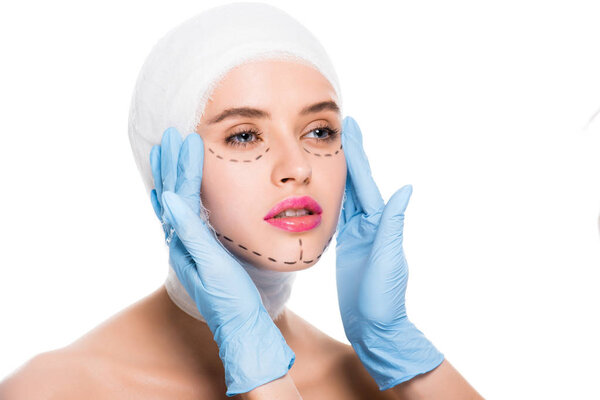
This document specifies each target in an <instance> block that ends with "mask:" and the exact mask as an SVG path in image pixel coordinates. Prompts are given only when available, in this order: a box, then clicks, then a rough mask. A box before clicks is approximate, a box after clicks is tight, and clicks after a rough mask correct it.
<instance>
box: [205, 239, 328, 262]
mask: <svg viewBox="0 0 600 400" xmlns="http://www.w3.org/2000/svg"><path fill="white" fill-rule="evenodd" d="M215 234H216V235H217V237H221V236H223V239H225V240H227V241H229V242H231V243H235V244H237V246H238V247H239V248H241V249H244V250H245V251H248V252H251V253H252V254H254V255H256V256H258V257H262V256H263V255H262V254H261V253H259V252H257V251H256V250H250V249H249V248H248V247H247V246H244V245H243V244H241V243H236V241H235V240H233V239H231V238H229V237H227V236H225V235H223V234H221V233H219V232H217V231H215ZM331 239H333V235H331V237H329V240H328V241H327V243H326V244H325V246H324V247H323V251H321V253H320V254H319V255H318V256H317V257H315V258H313V259H311V260H302V256H303V254H304V249H303V248H302V239H301V238H298V246H299V250H300V255H299V257H298V259H297V260H294V261H283V263H284V264H288V265H293V264H296V263H299V262H300V261H302V262H303V263H304V264H310V263H312V262H315V261H316V260H318V259H319V258H321V256H322V255H323V253H324V252H325V250H326V249H327V246H329V243H331ZM266 258H267V260H269V261H272V262H277V259H275V258H273V257H266Z"/></svg>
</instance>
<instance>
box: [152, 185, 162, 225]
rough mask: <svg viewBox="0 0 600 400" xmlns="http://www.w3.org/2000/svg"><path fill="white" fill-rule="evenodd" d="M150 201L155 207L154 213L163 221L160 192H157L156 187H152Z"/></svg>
mask: <svg viewBox="0 0 600 400" xmlns="http://www.w3.org/2000/svg"><path fill="white" fill-rule="evenodd" d="M150 201H151V202H152V208H153V209H154V213H155V214H156V216H157V217H158V219H159V220H161V221H162V209H161V208H162V207H161V205H160V202H159V201H158V194H157V192H156V189H152V191H151V192H150Z"/></svg>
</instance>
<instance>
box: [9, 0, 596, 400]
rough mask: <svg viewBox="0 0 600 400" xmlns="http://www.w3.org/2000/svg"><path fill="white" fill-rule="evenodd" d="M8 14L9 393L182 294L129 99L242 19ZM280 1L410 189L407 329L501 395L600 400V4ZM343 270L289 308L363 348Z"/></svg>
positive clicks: (302, 279)
mask: <svg viewBox="0 0 600 400" xmlns="http://www.w3.org/2000/svg"><path fill="white" fill-rule="evenodd" d="M12 3H13V4H12V5H10V6H8V5H3V6H1V7H2V9H1V10H0V41H1V52H2V62H1V63H0V68H1V73H0V87H1V89H0V118H1V120H0V122H1V129H2V136H1V138H2V139H1V142H0V143H1V144H0V149H1V150H0V155H1V157H0V171H1V174H2V175H1V178H2V183H1V186H2V189H1V193H2V195H1V196H0V208H1V211H2V229H1V230H0V235H1V236H0V239H1V240H0V246H1V251H0V268H1V269H0V325H1V328H0V379H2V378H3V377H5V376H6V375H8V374H9V373H10V372H12V371H13V370H15V369H16V368H17V367H18V366H20V365H21V364H23V363H24V362H25V361H26V360H27V359H29V358H30V357H32V356H33V355H35V354H37V353H39V352H42V351H47V350H50V349H54V348H57V347H61V346H65V345H67V344H69V343H70V342H71V341H73V340H75V339H76V338H78V337H80V336H81V335H82V334H84V333H85V332H87V331H88V330H90V329H91V328H93V327H94V326H96V325H97V324H99V323H100V322H102V321H104V320H105V319H106V318H108V317H109V316H111V315H113V314H115V313H116V312H117V311H119V310H121V309H123V308H124V307H126V306H127V305H129V304H131V303H132V302H135V301H137V300H138V299H140V298H142V297H144V296H145V295H147V294H149V293H150V292H152V291H153V290H155V289H156V288H158V287H159V286H160V285H161V284H162V282H163V281H164V279H165V277H166V272H167V258H168V254H167V251H166V246H165V245H164V242H163V234H162V230H161V228H160V226H159V223H158V221H157V220H156V219H155V218H156V217H155V215H154V213H153V211H152V208H151V205H150V200H149V197H148V194H147V193H145V190H144V188H143V184H142V181H141V179H140V177H139V175H138V171H137V168H136V166H135V163H134V160H133V156H132V154H131V150H130V145H129V141H128V137H127V118H128V111H129V101H130V96H131V94H132V91H133V87H134V84H135V80H136V78H137V74H138V72H139V70H140V68H141V65H142V63H143V61H144V59H145V57H146V56H147V54H148V53H149V51H150V49H151V47H152V46H153V45H154V43H155V42H156V41H157V40H158V39H159V38H160V37H162V36H163V35H164V34H165V33H166V32H167V31H169V30H170V29H171V28H173V27H174V26H176V25H178V24H179V23H181V22H182V21H184V20H185V19H187V18H190V17H191V16H193V15H195V14H196V13H198V12H200V11H202V10H203V9H205V8H208V7H210V6H213V5H218V4H223V3H224V2H220V1H202V2H200V1H187V2H186V1H179V2H177V1H169V2H167V1H136V2H133V1H130V2H123V1H118V2H117V1H104V2H95V3H92V2H75V1H74V2H70V3H68V2H64V1H52V2H45V1H39V2H12ZM270 3H272V4H275V5H278V6H279V7H281V8H282V9H284V10H286V11H287V12H289V13H290V14H291V15H293V16H294V17H295V18H297V19H298V20H299V21H301V22H302V23H303V24H305V25H306V26H307V27H308V28H309V29H310V30H311V31H312V32H313V33H314V34H315V35H316V36H317V37H318V38H319V39H320V40H321V41H322V43H323V45H324V46H325V48H326V49H327V50H328V52H329V54H330V56H331V58H332V60H333V63H334V65H335V67H336V69H337V72H338V74H339V78H340V83H341V87H342V93H343V97H344V108H345V112H346V114H347V115H351V116H353V117H354V118H355V119H356V120H357V121H358V122H359V124H360V125H361V128H362V131H363V135H364V142H365V143H364V146H365V148H366V151H367V154H368V155H369V158H370V161H371V167H372V171H373V176H374V178H375V180H376V181H377V183H378V184H379V186H380V189H381V192H382V194H383V197H384V199H386V200H387V199H388V198H389V196H391V195H392V194H393V193H394V192H395V191H396V190H397V189H398V188H400V187H401V186H402V185H404V184H407V183H411V184H413V187H414V193H413V196H412V199H411V202H410V204H409V206H408V209H407V213H406V225H405V251H406V254H407V259H408V261H409V267H410V279H409V284H408V292H407V310H408V315H409V317H410V319H411V320H412V321H413V322H414V323H415V324H416V325H417V327H419V329H421V330H422V331H423V332H424V333H425V334H426V336H427V337H428V338H429V339H430V340H431V341H432V342H433V343H434V344H435V345H436V346H437V347H438V348H439V349H440V350H441V351H442V352H443V353H444V354H445V356H446V358H447V359H448V361H450V362H451V363H452V364H453V365H454V366H455V367H456V368H457V369H458V370H459V371H460V372H461V373H462V375H463V376H465V378H466V379H467V380H468V381H469V382H470V383H471V384H472V385H473V386H474V387H475V388H476V389H477V390H478V391H479V392H480V393H481V394H482V395H484V396H485V397H486V398H489V399H505V398H510V399H531V398H538V399H541V398H544V399H563V398H571V399H575V398H576V399H598V398H600V387H598V385H597V384H594V382H597V379H598V375H599V374H600V367H598V359H599V358H600V346H599V345H598V338H600V328H599V321H598V320H599V314H600V313H599V312H598V306H600V291H599V290H598V286H599V281H600V280H599V276H600V274H599V273H598V269H599V267H600V236H599V234H598V214H599V211H600V154H599V144H600V121H598V119H600V117H599V118H598V119H596V120H595V122H593V123H591V124H588V121H589V120H590V118H591V117H592V116H593V115H594V114H595V113H596V112H597V111H598V110H599V109H600V51H599V50H600V3H598V2H597V1H589V2H585V1H572V0H571V1H566V0H565V1H539V2H535V1H523V0H520V1H502V2H500V1H497V2H482V1H452V2H448V1H438V2H432V1H419V2H412V1H411V2H409V1H403V2H394V3H392V2H389V3H388V2H376V1H369V2H356V3H355V4H353V3H351V2H346V3H341V2H339V3H338V2H335V3H334V2H326V1H322V0H319V1H302V2H298V1H280V2H273V1H271V2H270ZM334 253H335V241H333V242H332V243H331V246H330V247H329V250H328V252H327V253H326V255H324V257H323V259H322V261H321V262H320V263H319V264H318V265H317V266H316V267H314V268H313V269H310V270H308V271H305V272H302V273H299V274H298V279H297V282H296V284H295V286H294V291H293V296H292V299H291V300H290V302H289V305H290V308H292V309H293V310H295V311H296V312H298V313H299V314H300V315H301V316H303V317H304V318H305V319H307V320H308V321H309V322H311V323H313V324H314V325H315V326H317V327H318V328H319V329H321V330H323V331H325V332H326V333H328V334H330V335H332V336H334V337H335V338H337V339H339V340H342V341H345V337H344V334H343V329H342V325H341V320H340V317H339V312H338V309H337V297H336V289H335V254H334Z"/></svg>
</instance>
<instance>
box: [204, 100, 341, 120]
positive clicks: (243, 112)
mask: <svg viewBox="0 0 600 400" xmlns="http://www.w3.org/2000/svg"><path fill="white" fill-rule="evenodd" d="M324 110H329V111H334V112H336V113H338V114H339V113H340V108H339V107H338V105H337V103H336V102H335V101H332V100H327V101H320V102H318V103H315V104H311V105H309V106H306V107H304V108H303V109H302V110H300V113H299V115H307V114H313V113H316V112H320V111H324ZM233 117H247V118H271V114H269V112H268V111H265V110H260V109H258V108H251V107H236V108H228V109H226V110H224V111H223V112H221V113H220V114H219V115H217V116H216V117H214V118H213V119H211V120H210V121H208V125H210V124H216V123H218V122H221V121H223V120H225V119H227V118H233Z"/></svg>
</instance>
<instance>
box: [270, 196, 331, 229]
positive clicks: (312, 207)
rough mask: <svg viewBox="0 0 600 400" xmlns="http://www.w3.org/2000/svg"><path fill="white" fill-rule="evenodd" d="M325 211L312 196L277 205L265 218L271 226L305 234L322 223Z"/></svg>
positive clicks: (296, 198) (286, 200)
mask: <svg viewBox="0 0 600 400" xmlns="http://www.w3.org/2000/svg"><path fill="white" fill-rule="evenodd" d="M322 212H323V210H322V209H321V206H320V205H319V203H317V202H316V201H315V200H314V199H313V198H312V197H310V196H301V197H288V198H287V199H285V200H283V201H281V202H279V203H277V204H276V205H275V206H274V207H273V208H272V209H271V210H270V211H269V212H268V213H267V215H266V216H265V217H264V220H265V221H267V222H268V223H270V224H271V225H273V226H275V227H277V228H280V229H283V230H286V231H290V232H303V231H307V230H309V229H313V228H316V227H317V226H318V225H319V224H320V223H321V213H322Z"/></svg>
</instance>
